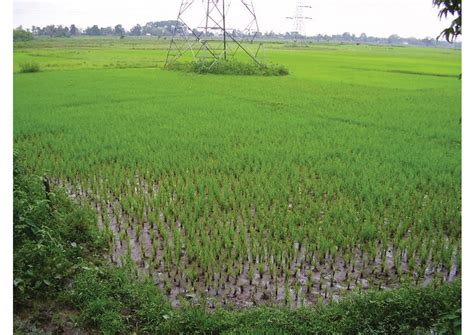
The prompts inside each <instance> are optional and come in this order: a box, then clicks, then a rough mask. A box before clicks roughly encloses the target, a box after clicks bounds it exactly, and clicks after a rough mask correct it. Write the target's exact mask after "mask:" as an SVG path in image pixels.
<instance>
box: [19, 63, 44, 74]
mask: <svg viewBox="0 0 474 335" xmlns="http://www.w3.org/2000/svg"><path fill="white" fill-rule="evenodd" d="M39 71H40V66H39V64H38V63H33V62H32V63H21V64H20V72H21V73H32V72H39Z"/></svg>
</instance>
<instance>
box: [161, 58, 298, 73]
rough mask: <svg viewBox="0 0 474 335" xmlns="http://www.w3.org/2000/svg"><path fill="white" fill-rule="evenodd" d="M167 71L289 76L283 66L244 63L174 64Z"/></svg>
mask: <svg viewBox="0 0 474 335" xmlns="http://www.w3.org/2000/svg"><path fill="white" fill-rule="evenodd" d="M168 70H173V71H184V72H194V73H198V74H222V75H239V76H286V75H288V74H290V72H289V71H288V69H287V68H286V67H284V66H283V65H274V64H270V65H267V64H260V65H259V64H256V63H244V62H239V61H220V62H216V63H213V62H206V63H197V62H188V63H174V64H171V65H169V66H168Z"/></svg>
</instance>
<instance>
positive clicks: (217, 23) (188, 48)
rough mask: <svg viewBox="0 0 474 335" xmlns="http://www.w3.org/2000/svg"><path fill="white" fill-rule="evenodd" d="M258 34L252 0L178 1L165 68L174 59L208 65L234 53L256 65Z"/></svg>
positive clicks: (259, 50) (260, 47)
mask: <svg viewBox="0 0 474 335" xmlns="http://www.w3.org/2000/svg"><path fill="white" fill-rule="evenodd" d="M259 34H260V31H259V26H258V21H257V15H256V14H255V8H254V5H253V1H252V0H234V1H233V2H232V1H231V0H182V2H181V6H180V8H179V13H178V18H177V20H176V23H175V26H174V27H173V38H172V40H171V42H170V46H169V49H168V55H167V57H166V63H165V68H167V67H169V66H170V65H172V64H173V63H176V62H177V61H178V60H185V61H186V60H191V61H194V62H196V63H199V64H201V65H202V66H204V67H209V68H210V67H213V66H214V65H215V64H217V63H218V62H220V61H227V60H231V59H234V58H235V57H238V56H237V55H238V54H242V55H244V56H245V57H247V58H250V59H251V60H252V61H253V62H255V63H257V64H258V65H260V64H261V62H260V60H259V56H260V53H261V50H262V43H261V42H258V41H257V38H258V37H259Z"/></svg>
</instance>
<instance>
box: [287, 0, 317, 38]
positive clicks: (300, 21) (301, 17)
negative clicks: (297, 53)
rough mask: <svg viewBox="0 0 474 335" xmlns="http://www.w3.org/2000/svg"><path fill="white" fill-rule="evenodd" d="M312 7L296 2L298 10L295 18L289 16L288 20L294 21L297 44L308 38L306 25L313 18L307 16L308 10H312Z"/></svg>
mask: <svg viewBox="0 0 474 335" xmlns="http://www.w3.org/2000/svg"><path fill="white" fill-rule="evenodd" d="M311 8H312V7H311V6H308V5H306V4H304V3H303V2H302V1H297V2H296V9H295V15H294V16H288V17H287V19H288V20H293V27H294V31H293V34H294V35H295V42H296V41H297V40H298V39H300V38H303V39H304V38H305V37H306V25H305V21H307V20H312V19H313V18H312V17H309V16H306V15H305V10H306V9H311Z"/></svg>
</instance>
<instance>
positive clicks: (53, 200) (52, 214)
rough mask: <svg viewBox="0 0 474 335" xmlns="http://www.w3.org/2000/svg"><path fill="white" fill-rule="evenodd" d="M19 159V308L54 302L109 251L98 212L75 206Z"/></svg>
mask: <svg viewBox="0 0 474 335" xmlns="http://www.w3.org/2000/svg"><path fill="white" fill-rule="evenodd" d="M51 187H52V186H51V185H49V182H48V181H47V179H43V178H42V177H39V176H36V175H33V174H31V173H30V172H29V171H27V170H26V168H25V167H24V164H23V162H22V161H21V159H20V158H19V157H18V155H17V154H15V155H14V183H13V243H14V247H13V262H14V268H13V279H14V282H13V284H14V304H15V306H16V307H17V308H18V307H22V306H23V305H27V304H28V303H29V302H30V301H31V300H34V299H44V298H51V297H54V296H55V295H56V294H57V293H58V292H59V291H60V290H62V288H63V287H64V285H65V284H66V283H67V282H68V281H69V280H70V279H71V277H72V276H73V275H74V273H76V272H77V271H78V268H79V266H78V264H79V263H81V262H82V260H83V259H86V258H88V257H92V255H94V253H96V252H100V251H101V250H103V248H104V246H105V241H104V240H103V238H101V237H100V235H99V233H98V231H97V224H96V219H95V216H94V214H93V213H92V210H90V209H86V208H81V207H79V206H77V205H76V204H74V203H73V202H72V201H71V200H70V199H68V197H67V196H66V194H65V193H64V192H63V191H56V190H54V189H52V190H51Z"/></svg>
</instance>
